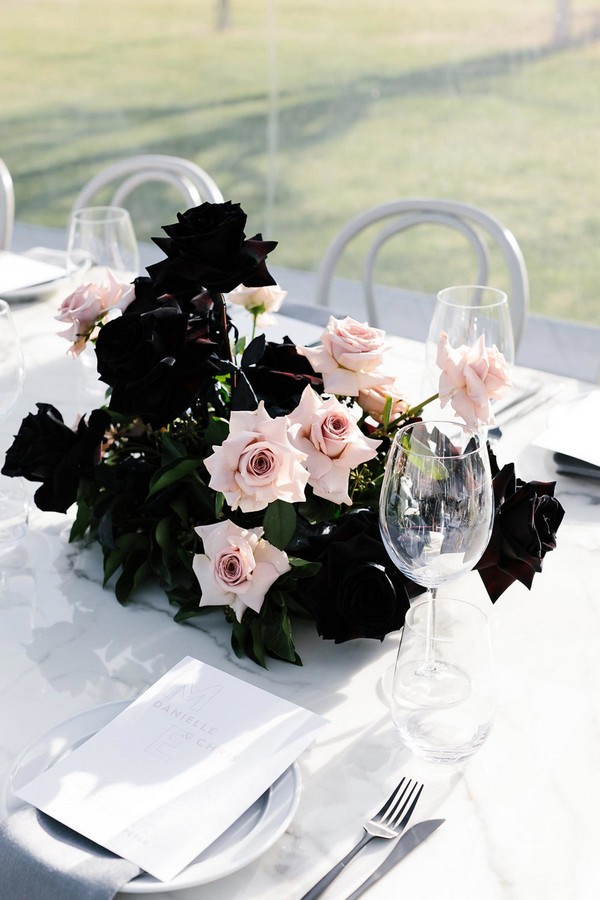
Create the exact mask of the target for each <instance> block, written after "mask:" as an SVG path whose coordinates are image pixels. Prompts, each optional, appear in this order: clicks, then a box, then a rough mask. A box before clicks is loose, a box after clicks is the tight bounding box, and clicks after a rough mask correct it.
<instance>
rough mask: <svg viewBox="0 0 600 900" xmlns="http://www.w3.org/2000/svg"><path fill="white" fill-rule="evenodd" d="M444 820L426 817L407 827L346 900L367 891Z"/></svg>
mask: <svg viewBox="0 0 600 900" xmlns="http://www.w3.org/2000/svg"><path fill="white" fill-rule="evenodd" d="M445 821H446V820H445V819H428V820H427V821H426V822H419V824H418V825H413V827H412V828H409V829H408V831H406V832H405V833H404V834H403V835H402V837H401V838H400V840H399V841H398V842H397V843H396V846H395V847H394V848H393V849H392V850H391V852H390V853H389V854H388V855H387V857H386V858H385V859H384V861H383V862H382V863H381V865H380V866H379V867H378V868H377V869H375V871H374V872H373V874H372V875H369V877H368V878H367V879H366V880H365V881H363V883H362V884H361V885H360V886H359V887H357V888H356V890H355V891H353V892H352V893H351V894H350V896H349V897H348V898H347V900H356V898H357V897H360V896H361V895H362V894H364V892H365V891H368V890H369V888H370V887H371V886H372V885H374V884H375V882H376V881H379V879H380V878H383V876H384V875H387V873H388V872H389V871H390V869H393V868H394V866H395V865H396V864H397V863H399V862H400V860H402V859H404V857H405V856H408V854H409V853H410V852H411V850H414V849H415V847H418V846H419V844H421V843H422V842H423V841H424V840H425V839H426V838H428V837H429V835H430V834H433V832H434V831H435V830H436V828H439V827H440V825H443V824H444V822H445Z"/></svg>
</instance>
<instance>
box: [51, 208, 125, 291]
mask: <svg viewBox="0 0 600 900" xmlns="http://www.w3.org/2000/svg"><path fill="white" fill-rule="evenodd" d="M139 267H140V257H139V249H138V244H137V240H136V237H135V232H134V230H133V224H132V221H131V217H130V215H129V213H128V212H127V210H126V209H122V208H121V207H120V206H88V207H84V208H83V209H77V210H75V212H73V213H72V215H71V219H70V223H69V237H68V242H67V268H68V270H69V272H70V273H71V274H72V275H75V274H76V273H79V274H80V275H81V274H82V273H83V277H84V278H85V280H86V281H93V282H97V283H99V284H102V283H103V282H105V281H106V278H107V273H108V270H109V269H110V270H111V271H112V272H113V274H114V276H115V278H117V280H118V281H122V282H130V281H133V279H134V278H136V277H137V275H138V274H139Z"/></svg>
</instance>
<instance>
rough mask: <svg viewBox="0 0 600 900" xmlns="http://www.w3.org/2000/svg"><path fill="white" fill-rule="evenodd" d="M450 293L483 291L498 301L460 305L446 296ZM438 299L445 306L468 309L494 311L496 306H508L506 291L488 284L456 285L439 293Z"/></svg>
mask: <svg viewBox="0 0 600 900" xmlns="http://www.w3.org/2000/svg"><path fill="white" fill-rule="evenodd" d="M450 291H481V292H482V293H483V292H485V293H487V294H493V295H494V296H495V297H496V298H497V299H496V300H495V302H490V303H469V304H466V303H459V302H458V300H455V301H452V300H451V299H448V298H447V297H446V296H445V294H448V293H449V292H450ZM437 299H438V301H439V302H440V303H443V304H444V305H445V306H453V307H466V308H468V309H494V307H496V306H507V305H508V294H507V293H506V291H503V290H501V288H495V287H490V286H489V285H487V284H455V285H452V286H451V287H447V288H442V290H441V291H438V295H437Z"/></svg>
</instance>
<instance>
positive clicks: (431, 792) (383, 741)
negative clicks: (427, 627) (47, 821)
mask: <svg viewBox="0 0 600 900" xmlns="http://www.w3.org/2000/svg"><path fill="white" fill-rule="evenodd" d="M54 311H55V303H54V302H52V301H48V302H44V303H37V304H31V305H28V306H25V305H23V306H20V307H14V313H15V319H16V322H17V326H18V328H19V331H20V333H21V335H22V339H23V344H24V349H25V354H26V361H27V381H26V389H25V395H24V397H23V399H22V402H21V403H20V404H19V408H18V410H16V411H15V413H14V415H13V416H12V417H11V419H10V420H9V421H8V422H4V423H2V424H1V428H0V431H1V434H0V440H1V447H2V450H4V449H5V448H6V446H8V444H9V442H10V434H11V433H13V431H15V430H16V428H17V427H18V424H19V422H20V420H21V418H22V417H23V415H25V414H26V413H27V412H29V411H34V410H35V406H34V404H35V402H36V401H46V402H51V403H53V404H54V405H55V406H57V407H58V408H59V409H60V410H61V411H62V412H63V413H64V415H65V420H66V421H67V422H71V421H72V420H73V419H74V418H75V415H76V414H77V413H78V412H83V411H85V410H89V409H91V408H93V406H94V399H93V397H90V396H89V395H88V393H87V390H86V387H85V385H84V383H83V382H84V379H82V378H81V377H80V376H81V371H82V366H81V364H80V363H76V362H73V361H71V360H69V359H68V358H66V357H65V355H64V354H65V350H66V347H67V344H66V342H63V341H62V340H61V339H59V338H58V337H56V336H55V335H56V331H57V330H58V323H56V322H55V321H54V319H53V318H52V316H53V313H54ZM287 324H289V323H287ZM282 328H283V330H286V331H290V333H292V336H293V337H294V338H296V339H300V338H301V334H300V328H301V326H300V325H299V324H297V325H294V324H291V325H290V327H289V328H287V327H284V326H283V325H282ZM401 351H402V354H403V356H404V358H405V359H406V360H407V362H406V363H405V366H408V364H409V362H408V361H409V360H410V359H411V357H412V358H413V359H418V358H419V355H420V352H421V351H420V348H418V347H415V345H410V344H403V345H401ZM551 377H552V376H548V378H551ZM556 380H557V382H558V379H556ZM561 381H562V380H561ZM587 387H589V386H586V385H585V384H576V383H574V382H571V383H569V384H568V388H567V393H565V394H563V396H568V391H569V390H570V391H574V392H577V391H583V390H585V389H587ZM547 414H548V407H547V406H546V407H545V408H541V409H538V410H537V411H535V412H534V413H531V414H530V415H528V416H527V417H525V418H523V419H518V420H514V421H513V422H512V423H510V424H509V425H507V426H506V429H505V434H504V437H503V438H502V441H501V442H500V444H499V445H498V448H497V453H498V456H499V461H500V463H503V462H504V461H507V460H509V459H514V460H515V462H516V464H517V472H518V474H519V475H520V476H521V477H523V478H525V479H530V478H533V477H536V478H538V479H540V480H554V479H555V478H556V479H557V481H558V485H557V496H558V497H559V499H560V500H561V502H562V503H563V505H564V507H565V509H566V519H565V521H564V523H563V525H562V526H561V529H560V532H559V548H558V550H557V551H555V552H554V553H551V554H549V555H548V556H547V557H546V560H545V564H544V572H543V574H542V575H540V576H536V579H535V581H534V585H533V589H532V591H531V592H528V591H527V590H525V588H523V587H521V586H520V585H514V586H513V587H512V588H511V589H510V590H509V591H508V592H507V593H506V594H505V595H504V596H503V597H502V598H501V599H500V600H499V601H498V603H497V604H496V605H495V607H491V606H490V604H489V601H488V600H487V596H486V594H485V591H484V589H483V586H482V584H481V582H480V580H479V577H478V576H477V575H475V574H471V575H469V576H468V577H467V578H465V579H464V580H463V581H461V582H460V583H455V584H454V585H452V586H451V588H449V589H447V590H446V593H447V594H449V595H456V594H458V592H460V595H461V596H464V597H469V598H471V599H473V600H475V601H476V602H478V603H481V604H482V605H484V606H486V607H489V611H490V614H491V616H492V622H493V641H494V649H495V658H496V668H497V684H498V712H497V718H496V723H495V726H494V729H493V731H492V735H491V737H490V739H489V741H488V742H487V744H486V745H485V746H484V747H483V749H482V750H481V751H480V752H479V754H478V755H476V756H475V757H474V758H473V759H472V760H471V761H470V762H469V764H468V765H466V766H464V767H463V768H454V767H450V768H448V767H443V766H442V767H440V766H433V765H429V764H424V763H421V762H419V761H417V760H416V759H414V758H413V757H412V756H411V754H410V753H409V752H408V751H406V750H405V749H403V748H402V746H401V745H400V744H399V741H398V739H397V737H396V733H395V731H394V728H393V725H392V724H391V721H390V717H389V715H388V710H387V705H386V701H385V696H384V694H383V692H382V687H381V678H382V675H383V673H384V672H385V671H386V669H387V668H388V667H389V666H390V665H391V664H392V663H393V660H394V655H395V652H396V648H397V643H398V638H397V636H396V635H393V636H389V637H388V638H386V640H385V641H384V642H383V644H379V643H378V642H374V641H362V642H356V641H354V642H350V643H346V644H343V645H340V646H335V645H333V644H332V643H330V642H325V641H322V640H321V639H319V638H318V636H317V635H316V633H315V631H314V629H313V627H312V626H310V625H308V624H302V623H298V624H297V625H296V627H295V636H296V641H297V646H298V650H299V652H300V655H301V657H302V659H303V661H304V666H303V667H302V668H298V667H294V666H290V665H288V664H285V663H280V662H277V661H272V662H271V663H270V668H269V670H268V671H263V670H261V669H259V668H258V667H257V666H255V665H254V664H253V663H251V662H250V661H248V660H243V661H240V660H238V659H237V658H236V657H235V655H234V654H233V652H232V650H231V647H230V643H229V637H230V636H229V628H228V627H227V626H226V625H225V623H224V621H223V617H222V615H221V613H220V612H219V611H217V612H215V613H214V614H210V615H209V616H208V617H203V618H201V619H199V620H196V621H195V623H194V624H193V625H177V624H175V623H174V622H173V620H172V611H171V610H170V609H169V607H168V605H167V603H166V600H165V599H164V598H163V597H162V596H159V595H158V594H152V593H147V594H146V595H144V596H143V598H141V599H140V600H139V601H138V602H136V603H134V604H132V605H131V606H130V607H129V608H123V607H121V606H120V605H119V604H118V603H117V601H116V600H115V598H114V595H113V593H112V591H111V590H110V589H109V588H108V589H106V590H103V589H102V587H101V580H102V575H101V562H100V554H99V552H98V550H97V549H94V548H92V549H88V550H86V549H82V548H81V547H78V546H73V545H69V544H68V542H67V534H68V528H69V521H68V519H67V518H65V517H62V516H59V515H55V514H50V513H42V512H40V511H38V510H35V509H34V511H33V513H32V516H31V527H30V529H29V533H28V535H27V537H26V538H25V540H24V541H23V542H22V544H21V546H20V547H19V548H18V549H17V550H16V551H15V552H14V554H13V555H12V556H11V557H9V558H8V560H7V561H6V565H5V577H6V587H5V589H4V595H3V598H2V599H0V721H2V723H3V724H2V728H1V730H0V776H2V778H5V777H6V774H7V772H9V771H10V769H11V767H12V765H13V763H14V760H15V757H16V756H17V754H18V753H19V752H20V751H21V750H22V748H23V747H25V746H26V745H27V744H28V743H29V742H30V741H31V740H32V739H34V738H35V737H37V736H38V735H39V734H40V733H41V732H43V731H45V730H47V729H49V728H50V727H51V726H53V725H55V724H56V723H58V722H60V721H61V720H63V719H65V718H68V717H70V716H73V715H74V714H76V713H78V712H80V711H83V710H86V709H88V708H90V707H92V706H94V705H96V704H100V703H105V702H107V701H111V700H120V699H128V698H133V697H135V696H136V695H137V694H139V693H140V692H141V691H142V690H144V689H145V688H146V687H147V686H148V685H150V684H151V683H152V682H153V681H155V680H156V679H157V678H158V677H159V676H161V675H162V674H163V673H164V672H165V671H166V670H167V669H168V668H170V667H171V666H172V665H173V664H175V663H176V662H177V661H179V660H180V659H181V658H182V657H183V656H185V655H186V654H189V655H191V656H195V657H197V658H199V659H202V660H205V661H206V662H208V663H210V664H212V665H215V666H217V667H220V668H222V669H225V670H226V671H228V672H232V673H234V674H236V675H238V676H241V677H242V678H244V679H246V680H248V681H250V682H252V683H254V684H256V685H259V686H261V687H263V688H265V689H267V690H269V691H272V692H273V693H275V694H278V695H280V696H282V697H285V698H288V699H290V700H292V701H294V702H297V703H300V704H302V705H304V706H306V707H308V708H309V709H311V710H314V711H315V712H317V713H320V714H322V715H324V716H325V717H327V718H328V719H329V722H330V724H329V726H328V727H327V729H326V730H325V731H324V732H323V734H322V737H320V739H319V740H318V742H316V743H315V744H314V745H313V746H312V747H311V748H310V749H309V750H307V751H306V752H305V753H304V754H303V755H302V757H301V758H300V760H299V764H300V770H301V776H302V784H303V788H302V796H301V800H300V805H299V808H298V811H297V814H296V815H295V817H294V819H293V821H292V823H291V825H290V826H289V828H288V830H287V832H286V833H285V834H284V835H283V836H282V837H281V838H280V839H279V840H278V841H277V842H276V843H275V844H274V845H273V846H272V847H271V848H270V849H269V850H268V851H267V852H266V853H265V854H264V855H263V856H261V857H260V858H259V859H258V860H257V861H256V862H254V863H252V864H251V865H249V866H248V867H246V868H245V869H243V870H241V871H239V872H238V873H236V874H232V875H229V876H227V877H226V878H224V879H222V880H220V881H216V882H212V883H210V884H206V885H203V886H201V887H197V888H193V889H188V890H185V891H181V892H178V893H177V894H175V893H172V894H168V893H164V894H161V895H159V896H161V897H179V898H180V900H192V898H193V900H200V898H203V900H204V898H206V900H231V898H240V900H242V898H243V900H282V898H283V900H297V898H300V897H301V896H302V894H303V893H304V892H305V891H306V890H308V888H309V887H310V886H311V885H312V884H313V883H314V882H315V881H317V880H318V879H319V878H320V876H321V875H322V874H324V872H325V871H326V870H327V869H328V868H329V867H330V866H331V865H332V864H333V863H334V862H335V861H337V860H338V859H339V858H340V857H341V856H343V855H344V853H345V852H346V850H347V849H349V847H350V846H351V845H352V844H353V843H354V842H355V841H356V840H357V839H358V837H359V836H360V835H361V831H362V830H361V824H362V822H363V820H364V819H365V817H366V815H367V814H368V813H370V812H373V811H374V810H375V809H376V808H377V807H378V805H379V804H380V803H381V801H382V800H383V798H384V797H385V796H386V795H387V793H388V792H389V790H390V789H391V787H392V786H393V785H394V784H395V783H396V781H397V780H398V776H399V774H401V773H402V774H408V775H415V776H419V777H422V779H423V780H424V782H425V784H426V791H425V794H424V796H423V800H422V803H421V805H420V808H419V810H418V816H417V818H427V817H429V816H432V815H433V816H435V817H438V816H440V817H444V818H445V819H446V820H447V821H446V824H445V825H443V826H442V828H441V829H440V830H439V831H438V832H436V834H435V835H434V836H432V837H431V838H430V839H429V841H428V842H427V843H425V844H423V845H422V846H421V847H419V848H418V849H417V850H416V851H415V852H414V853H413V854H412V855H411V856H409V857H408V858H407V859H406V860H405V861H404V862H403V863H402V864H401V865H400V866H398V867H397V868H396V869H395V870H394V872H393V873H392V874H390V875H388V876H387V877H386V878H385V879H384V880H383V881H382V882H380V883H379V884H378V885H377V886H375V887H374V888H373V889H372V891H371V892H370V893H369V895H368V896H369V898H371V897H372V898H373V900H376V898H386V900H387V898H389V897H392V896H396V895H398V896H402V897H407V898H408V897H410V898H411V900H431V898H434V897H435V898H443V900H459V898H460V900H541V898H544V900H593V898H598V897H600V856H599V854H598V846H599V845H600V824H599V820H598V815H597V805H598V800H600V766H599V763H598V760H600V720H599V713H598V710H599V705H598V697H600V600H599V599H598V589H599V587H600V562H599V560H600V484H599V483H592V482H591V481H586V480H582V479H576V478H567V477H562V476H556V473H555V469H554V464H553V462H552V456H551V454H550V453H548V452H545V451H543V450H540V449H535V448H533V447H530V446H528V445H529V442H530V441H531V439H532V438H533V437H534V436H535V435H536V433H537V432H539V431H540V430H541V429H542V427H543V426H544V424H545V421H546V417H547ZM33 489H34V488H33V486H32V490H33ZM7 588H10V589H12V590H14V591H15V592H16V593H17V595H18V600H17V601H15V602H14V603H10V602H9V601H7V598H6V590H7ZM190 827H193V823H190ZM381 852H382V848H381V846H374V844H371V845H370V846H369V847H368V848H367V849H366V851H365V852H364V854H363V856H364V859H362V860H357V861H356V863H353V864H352V866H351V867H349V869H348V871H347V872H346V873H344V875H343V877H341V878H340V879H338V881H337V882H335V883H334V885H333V886H332V887H331V888H330V889H329V892H328V894H327V896H328V897H332V898H343V897H345V896H346V895H347V893H349V892H350V890H351V889H352V888H353V887H355V886H356V884H357V883H358V881H359V880H361V876H362V875H364V874H365V873H366V870H367V869H368V868H369V867H372V866H373V865H374V861H375V859H376V858H378V857H380V856H381ZM0 893H1V892H0ZM154 896H156V895H154Z"/></svg>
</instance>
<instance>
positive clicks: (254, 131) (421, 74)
mask: <svg viewBox="0 0 600 900" xmlns="http://www.w3.org/2000/svg"><path fill="white" fill-rule="evenodd" d="M599 38H600V25H598V26H596V27H594V28H592V29H590V30H588V31H587V32H586V33H585V34H583V35H580V36H578V37H576V38H573V39H571V40H569V41H564V42H561V43H552V44H547V45H542V46H539V47H530V48H523V49H520V50H511V51H505V52H499V53H494V54H490V55H488V56H481V57H475V58H473V59H467V60H464V61H461V62H459V63H443V64H439V65H435V66H430V67H426V68H419V69H412V70H410V71H407V72H402V73H399V74H398V75H395V76H392V77H389V76H381V75H378V74H377V73H372V74H366V75H360V77H358V78H357V79H355V80H353V81H351V82H347V83H345V84H328V85H315V86H312V87H311V86H309V87H307V88H305V87H301V88H298V89H294V90H288V91H282V92H280V93H279V95H278V98H277V103H278V109H277V127H278V130H279V133H280V134H281V135H284V138H285V145H286V146H289V147H293V148H294V152H298V151H302V150H305V149H310V150H311V151H312V152H313V153H314V152H315V151H316V149H317V148H318V146H319V145H324V144H326V143H327V142H329V141H330V140H331V139H332V138H336V139H337V138H340V137H343V136H344V135H345V134H346V133H348V132H349V131H351V130H352V128H353V127H354V125H355V124H356V123H357V122H359V121H361V120H362V119H364V118H365V117H366V116H367V115H368V114H369V111H370V109H371V107H372V106H373V105H375V104H377V103H378V102H380V101H381V100H387V99H394V98H402V97H434V96H436V97H439V96H443V95H448V96H460V95H461V94H466V93H469V92H472V91H478V90H479V91H481V90H486V89H487V88H486V84H487V83H489V82H490V81H492V80H493V79H495V78H499V77H503V76H506V75H509V74H511V73H514V72H517V71H519V70H520V69H523V68H524V67H525V66H529V65H533V64H535V63H537V62H538V61H539V60H541V59H544V58H546V57H551V56H555V55H557V54H559V53H563V52H565V51H569V50H573V49H577V48H579V47H583V46H585V45H586V44H590V43H593V42H594V41H597V40H598V39H599ZM258 104H263V108H262V109H260V110H258V111H257V110H256V106H257V105H258ZM247 107H252V111H246V110H247ZM267 109H268V93H267V91H266V90H265V91H264V92H249V93H247V94H244V95H239V96H238V97H236V98H232V99H226V100H223V101H220V100H218V99H215V100H208V101H206V102H203V103H198V104H196V103H194V104H178V105H169V106H164V107H162V108H154V107H126V106H122V107H117V108H115V109H114V110H112V111H108V110H98V111H93V110H92V111H90V110H87V109H85V110H81V109H78V108H72V107H69V106H65V107H63V108H62V109H55V108H54V109H48V111H47V113H46V114H45V115H42V116H39V115H36V118H35V120H32V119H31V118H30V117H26V116H18V117H12V118H8V119H4V128H3V132H4V136H5V140H4V145H3V148H4V149H3V153H4V155H5V157H6V158H15V157H16V158H18V157H19V156H20V155H21V154H22V148H23V146H27V144H29V145H32V144H33V145H35V144H38V152H36V158H41V159H43V158H44V156H45V155H46V158H47V155H49V153H52V155H54V156H55V157H56V156H57V149H56V148H57V147H59V146H60V145H62V144H65V133H66V134H68V136H69V141H68V145H67V146H65V147H64V152H61V154H60V157H59V158H56V159H55V161H53V162H46V163H45V164H44V165H42V166H37V167H29V168H28V169H27V170H25V171H23V172H19V171H18V167H16V172H15V173H13V174H16V175H18V183H19V197H18V212H19V217H20V218H25V219H26V218H27V216H28V215H31V214H33V213H37V212H38V211H39V209H40V208H41V207H43V206H48V205H53V206H54V209H55V210H58V209H60V210H63V211H64V210H66V209H68V208H69V207H70V204H71V202H72V200H73V199H74V196H75V194H76V192H77V191H78V190H79V188H80V187H81V186H82V185H83V184H84V183H85V182H86V181H87V180H88V179H89V178H90V177H91V176H92V175H93V174H95V173H96V172H97V171H99V170H100V169H101V168H103V167H104V166H106V165H108V164H109V163H111V162H113V161H114V160H115V158H117V157H118V156H121V155H128V154H130V153H170V154H173V155H178V156H184V157H187V158H191V159H195V160H198V161H199V163H200V165H204V166H208V163H207V162H206V160H208V159H210V160H212V159H218V160H219V161H220V164H221V165H222V168H223V172H225V173H227V172H229V173H231V172H234V173H235V178H236V181H238V182H244V183H246V184H247V185H248V188H249V193H250V196H252V195H253V194H257V195H259V194H262V190H261V188H260V184H261V177H262V176H261V173H260V172H259V171H258V169H259V166H260V162H259V161H260V160H261V159H262V158H263V156H264V154H265V152H266V136H265V133H266V128H265V123H266V118H267ZM219 111H222V113H223V114H222V116H220V122H219V124H216V125H206V127H202V125H203V123H202V117H203V116H206V117H207V118H208V117H211V116H213V115H214V114H215V113H218V112H219ZM190 117H191V119H190ZM180 119H181V120H182V121H181V122H179V121H178V120H180ZM157 123H161V132H162V133H161V137H160V139H156V140H146V141H141V142H140V140H139V137H138V129H140V128H142V127H145V126H148V125H149V124H152V125H156V124H157ZM99 134H101V135H102V136H103V143H104V144H105V145H106V144H107V143H108V144H109V147H108V148H107V149H102V150H101V151H96V152H85V153H82V152H81V148H80V146H79V144H80V142H81V141H87V142H89V140H90V138H93V136H94V135H99ZM107 138H111V140H110V141H108V142H107V140H106V139H107ZM112 139H114V140H112ZM203 157H205V159H204V161H203ZM211 174H212V175H213V177H216V179H217V181H219V176H220V175H221V172H214V171H211ZM220 186H221V188H222V189H223V185H222V184H221V185H220ZM282 199H285V198H282Z"/></svg>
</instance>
